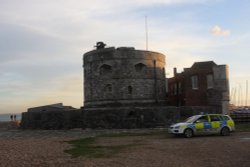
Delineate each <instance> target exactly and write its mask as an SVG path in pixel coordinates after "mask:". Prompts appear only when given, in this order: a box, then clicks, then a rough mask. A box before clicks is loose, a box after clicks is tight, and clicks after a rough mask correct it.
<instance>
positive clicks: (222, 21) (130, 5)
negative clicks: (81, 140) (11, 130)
mask: <svg viewBox="0 0 250 167" xmlns="http://www.w3.org/2000/svg"><path fill="white" fill-rule="evenodd" d="M249 5H250V1H247V0H242V1H240V2H239V1H234V0H214V1H212V2H211V1H209V0H200V1H197V0H164V1H162V0H145V1H143V3H142V2H141V1H139V0H127V1H117V0H116V1H115V0H108V1H105V2H104V1H101V0H93V1H91V2H89V1H86V0H83V1H80V0H72V1H60V3H59V2H57V1H49V0H43V1H42V0H37V1H31V0H23V1H22V2H20V1H18V0H12V1H8V0H1V6H0V9H1V10H0V25H1V26H0V37H1V40H0V58H1V62H0V114H4V113H7V114H8V113H13V112H15V113H21V112H26V111H27V109H28V108H31V107H33V106H43V105H48V104H54V103H60V102H62V103H63V104H64V105H67V106H68V105H70V106H73V107H75V108H80V107H81V106H83V100H84V99H83V68H82V56H83V54H84V53H86V52H88V51H90V50H92V49H94V45H95V44H96V42H97V41H103V42H104V43H106V44H107V45H108V47H109V46H114V47H116V48H117V47H122V46H125V47H134V48H135V49H138V50H146V47H147V46H148V50H150V51H155V52H159V53H162V54H164V55H165V56H166V68H165V72H166V74H169V75H167V77H168V78H169V77H170V76H172V73H173V68H174V67H176V68H177V69H178V72H181V71H182V70H183V68H188V67H191V66H192V64H193V63H194V62H200V61H214V62H215V63H216V64H226V65H228V66H229V82H230V83H229V84H230V92H231V96H232V97H231V102H233V103H234V104H236V105H242V104H244V105H245V104H247V105H248V106H249V105H250V96H249V95H248V94H249V93H248V92H249V91H248V90H247V89H248V88H247V87H248V86H246V82H248V81H250V74H249V73H248V71H250V67H249V65H248V61H247V60H248V57H249V56H248V53H250V48H249V46H248V44H249V43H250V31H249V30H250V23H249V22H247V21H246V20H249V19H250V11H249V9H248V7H249ZM145 17H146V18H147V20H146V21H147V32H148V33H147V35H148V36H147V37H148V38H147V39H148V45H147V44H146V32H145ZM247 84H249V82H248V83H247ZM233 92H234V93H233ZM235 92H237V93H235ZM235 96H237V97H235Z"/></svg>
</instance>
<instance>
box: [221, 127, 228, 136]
mask: <svg viewBox="0 0 250 167" xmlns="http://www.w3.org/2000/svg"><path fill="white" fill-rule="evenodd" d="M220 134H221V135H222V136H229V135H230V130H229V128H227V127H224V128H222V129H221V132H220Z"/></svg>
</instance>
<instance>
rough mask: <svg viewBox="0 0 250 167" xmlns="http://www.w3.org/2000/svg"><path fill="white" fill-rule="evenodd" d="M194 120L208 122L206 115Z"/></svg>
mask: <svg viewBox="0 0 250 167" xmlns="http://www.w3.org/2000/svg"><path fill="white" fill-rule="evenodd" d="M195 122H197V123H199V122H208V119H207V116H201V117H200V118H199V119H197V120H196V121H195Z"/></svg>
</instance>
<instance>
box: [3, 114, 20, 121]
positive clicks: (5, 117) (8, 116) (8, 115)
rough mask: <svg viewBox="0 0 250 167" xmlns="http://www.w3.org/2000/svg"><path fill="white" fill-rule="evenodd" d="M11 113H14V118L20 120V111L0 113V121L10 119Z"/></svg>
mask: <svg viewBox="0 0 250 167" xmlns="http://www.w3.org/2000/svg"><path fill="white" fill-rule="evenodd" d="M11 115H13V116H14V115H16V120H17V121H21V119H22V115H21V113H13V114H12V113H9V114H0V122H8V121H11V119H10V116H11Z"/></svg>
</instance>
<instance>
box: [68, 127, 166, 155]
mask: <svg viewBox="0 0 250 167" xmlns="http://www.w3.org/2000/svg"><path fill="white" fill-rule="evenodd" d="M161 135H168V134H167V132H166V130H155V131H150V132H146V133H128V132H122V133H113V134H105V135H100V136H97V137H90V138H85V139H79V140H73V141H68V142H67V143H69V144H71V145H72V146H73V148H72V149H69V150H65V152H66V153H68V154H71V155H72V157H78V156H85V157H88V158H109V157H111V156H113V155H115V154H117V153H120V152H122V151H126V150H129V149H132V148H134V147H136V146H140V145H143V142H142V140H138V139H137V140H132V141H130V142H128V143H125V144H124V143H123V144H115V145H112V144H111V145H110V144H109V145H100V144H98V140H102V139H104V138H109V140H111V141H112V140H114V141H117V140H120V139H121V138H124V137H130V138H131V137H154V136H161Z"/></svg>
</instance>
